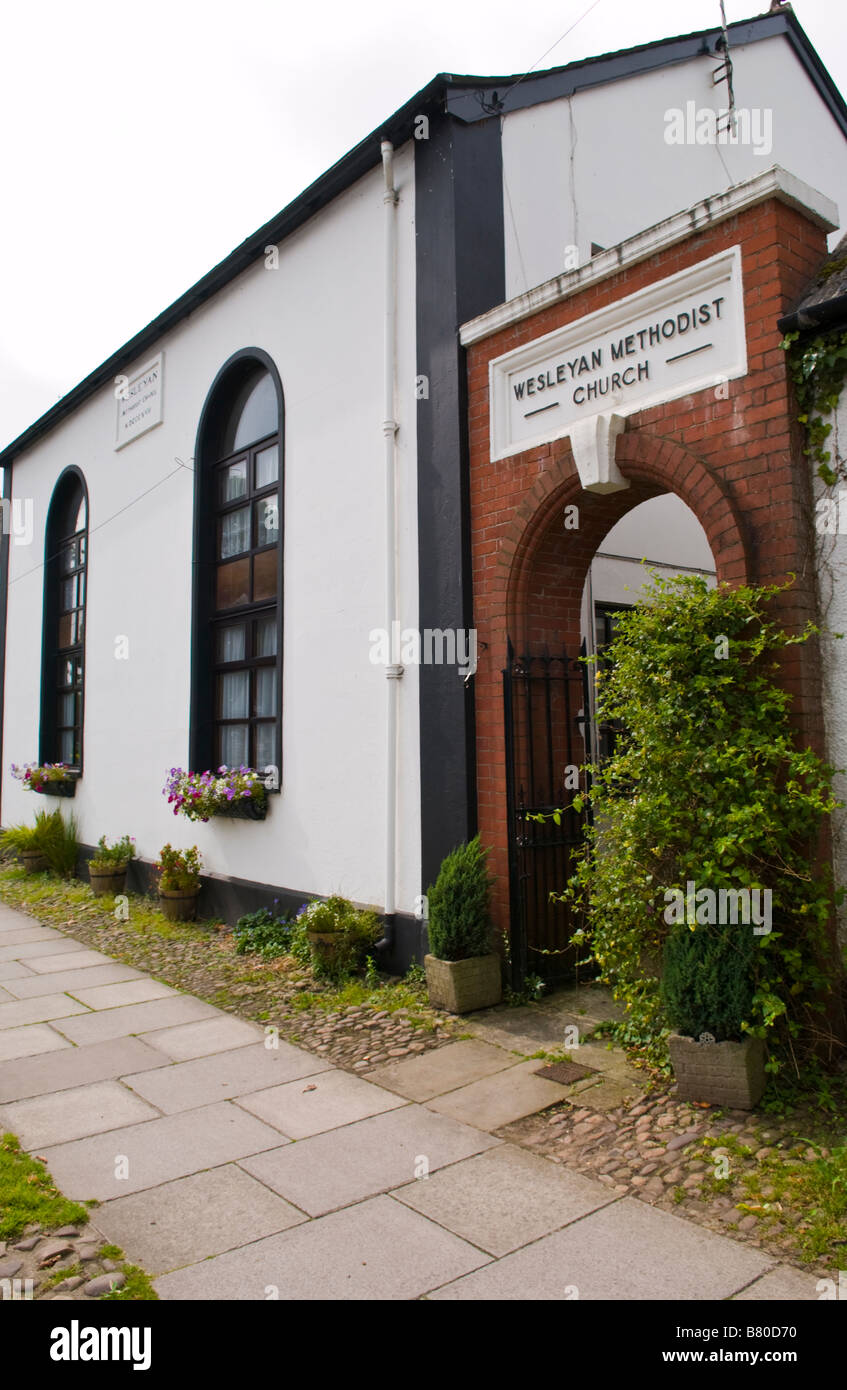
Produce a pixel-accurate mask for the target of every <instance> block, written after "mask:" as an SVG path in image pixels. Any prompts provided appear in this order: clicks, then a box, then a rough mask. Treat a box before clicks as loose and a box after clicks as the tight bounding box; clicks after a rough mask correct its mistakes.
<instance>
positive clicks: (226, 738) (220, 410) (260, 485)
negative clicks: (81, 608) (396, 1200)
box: [190, 349, 283, 771]
mask: <svg viewBox="0 0 847 1390" xmlns="http://www.w3.org/2000/svg"><path fill="white" fill-rule="evenodd" d="M195 475H196V476H195V498H196V501H195V547H196V548H195V555H196V558H197V564H196V570H195V593H194V662H193V668H194V669H193V679H192V724H191V754H190V756H191V764H192V767H193V768H194V769H195V770H197V769H200V770H202V769H203V768H207V767H219V766H221V765H222V764H225V765H226V766H227V767H240V766H241V765H242V764H243V765H245V766H247V767H253V768H256V769H258V770H259V771H263V770H264V769H266V768H268V767H274V768H277V769H279V767H280V761H281V747H280V745H281V725H282V701H281V678H282V498H283V493H282V391H281V387H280V383H279V378H278V376H277V373H276V370H275V368H274V366H273V363H272V362H271V361H270V359H269V358H267V357H266V355H265V354H264V353H260V352H259V350H258V349H251V350H250V351H248V352H245V353H239V354H237V356H236V357H235V358H233V359H231V360H230V362H228V363H227V365H226V366H225V367H224V368H223V370H222V371H221V373H220V374H219V376H218V379H217V381H216V382H215V384H214V385H213V387H212V390H211V392H210V394H209V397H208V399H207V402H206V406H205V408H204V411H203V417H202V419H201V423H200V434H199V441H198V448H197V451H196V455H195Z"/></svg>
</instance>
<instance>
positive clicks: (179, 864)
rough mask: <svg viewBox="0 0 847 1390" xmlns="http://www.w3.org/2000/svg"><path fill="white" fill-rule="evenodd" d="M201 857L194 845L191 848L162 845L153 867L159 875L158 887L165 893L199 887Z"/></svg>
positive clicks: (186, 890) (186, 891) (184, 891)
mask: <svg viewBox="0 0 847 1390" xmlns="http://www.w3.org/2000/svg"><path fill="white" fill-rule="evenodd" d="M201 865H202V858H201V854H200V851H199V849H198V848H197V846H196V845H192V846H191V849H174V848H173V846H172V845H171V844H167V845H163V846H162V849H161V850H160V852H159V859H158V863H156V864H154V865H153V867H154V869H155V870H156V872H157V873H158V875H159V888H160V889H162V890H163V891H164V892H165V893H188V892H191V890H192V889H194V888H199V887H200V869H201Z"/></svg>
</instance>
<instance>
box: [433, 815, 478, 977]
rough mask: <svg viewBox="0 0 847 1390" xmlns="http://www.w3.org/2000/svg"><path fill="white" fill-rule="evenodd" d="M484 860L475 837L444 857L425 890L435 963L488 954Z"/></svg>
mask: <svg viewBox="0 0 847 1390" xmlns="http://www.w3.org/2000/svg"><path fill="white" fill-rule="evenodd" d="M487 858H488V851H487V850H486V849H483V847H482V845H481V844H480V841H479V836H478V835H476V836H475V837H474V839H473V840H471V841H470V843H469V844H466V845H460V846H459V847H458V849H454V850H453V851H452V853H451V854H448V855H447V858H446V859H445V860H444V861H443V863H442V865H441V868H440V869H439V871H438V878H437V879H436V881H435V884H434V885H433V887H431V888H430V889H429V892H428V894H427V896H428V899H429V924H428V925H429V949H430V951H431V952H432V954H433V955H434V956H437V957H438V959H439V960H467V959H469V958H470V957H472V956H487V955H488V954H489V952H490V951H491V915H490V911H489V899H490V895H491V876H490V874H489V872H488V864H487Z"/></svg>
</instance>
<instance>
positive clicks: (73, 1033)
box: [60, 994, 219, 1046]
mask: <svg viewBox="0 0 847 1390" xmlns="http://www.w3.org/2000/svg"><path fill="white" fill-rule="evenodd" d="M80 1007H82V1005H80ZM218 1013H219V1010H218V1009H216V1008H214V1006H213V1005H212V1004H206V1003H204V1002H203V1000H202V999H194V998H193V997H192V996H191V995H189V994H180V995H178V997H177V998H176V999H151V1000H150V1001H149V1003H147V1004H125V1005H124V1006H123V1008H120V1009H103V1010H102V1011H100V1012H99V1013H91V1012H88V1013H87V1014H86V1017H85V1018H69V1019H67V1020H66V1021H64V1022H63V1023H62V1026H61V1028H60V1032H62V1033H64V1035H65V1037H67V1038H70V1040H71V1042H75V1043H79V1044H80V1046H82V1045H83V1044H85V1043H95V1042H106V1040H107V1039H108V1038H126V1037H129V1036H130V1035H131V1034H133V1033H147V1032H149V1031H150V1029H151V1028H167V1027H169V1026H170V1025H172V1024H175V1023H193V1022H195V1021H196V1020H197V1019H198V1018H211V1017H213V1016H215V1015H216V1014H218Z"/></svg>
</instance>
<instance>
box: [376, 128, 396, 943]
mask: <svg viewBox="0 0 847 1390" xmlns="http://www.w3.org/2000/svg"><path fill="white" fill-rule="evenodd" d="M382 171H383V177H384V188H383V195H382V201H383V208H384V213H385V217H384V221H385V320H384V354H383V355H384V361H383V370H384V377H383V403H384V404H383V424H382V435H383V447H384V452H385V630H386V632H387V633H388V636H389V642H390V643H391V644H392V651H391V655H392V656H395V655H397V653H395V651H394V650H393V644H394V633H395V623H396V619H397V518H396V506H395V494H396V446H395V440H396V435H397V421H396V419H395V418H394V405H395V402H394V375H395V363H396V357H397V285H396V258H397V257H396V248H397V217H396V211H395V209H396V207H397V191H396V189H395V187H394V146H393V145H392V143H391V141H390V140H383V141H382ZM385 674H386V677H387V680H388V692H387V693H388V708H387V712H386V729H385V733H386V758H385V931H384V935H383V937H382V940H381V941H378V942H377V943H376V947H375V949H376V950H377V951H378V952H379V953H380V954H382V953H384V952H386V951H388V950H390V948H391V947H392V946H393V944H394V933H395V913H396V910H397V902H396V894H397V710H398V704H399V695H400V690H399V684H398V682H399V681H400V680H401V679H402V677H403V667H402V666H401V665H399V664H394V663H390V664H389V665H388V666H386V668H385Z"/></svg>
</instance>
